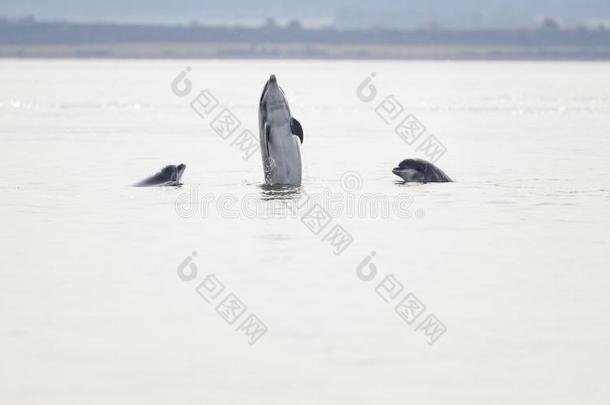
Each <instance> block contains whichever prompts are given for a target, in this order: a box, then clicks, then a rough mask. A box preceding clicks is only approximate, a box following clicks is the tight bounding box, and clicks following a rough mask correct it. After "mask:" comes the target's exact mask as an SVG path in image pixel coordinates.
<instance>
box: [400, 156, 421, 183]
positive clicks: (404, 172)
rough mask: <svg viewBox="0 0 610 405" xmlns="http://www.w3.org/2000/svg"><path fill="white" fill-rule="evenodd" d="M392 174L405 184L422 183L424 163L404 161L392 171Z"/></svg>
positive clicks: (411, 160) (410, 160)
mask: <svg viewBox="0 0 610 405" xmlns="http://www.w3.org/2000/svg"><path fill="white" fill-rule="evenodd" d="M392 173H394V174H395V175H397V176H398V177H401V178H402V179H403V180H404V181H406V182H418V183H422V182H424V179H425V175H426V162H424V161H421V160H419V159H405V160H403V161H402V162H400V163H399V164H398V166H397V167H395V168H393V169H392Z"/></svg>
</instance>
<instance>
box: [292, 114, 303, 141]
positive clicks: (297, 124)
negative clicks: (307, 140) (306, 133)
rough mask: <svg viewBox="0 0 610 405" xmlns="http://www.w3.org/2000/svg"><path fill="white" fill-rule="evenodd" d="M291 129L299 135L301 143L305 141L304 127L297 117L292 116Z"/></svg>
mask: <svg viewBox="0 0 610 405" xmlns="http://www.w3.org/2000/svg"><path fill="white" fill-rule="evenodd" d="M290 131H291V132H292V133H293V134H294V135H296V136H298V137H299V139H300V140H301V143H303V127H302V126H301V123H300V122H299V121H297V120H296V119H295V118H290Z"/></svg>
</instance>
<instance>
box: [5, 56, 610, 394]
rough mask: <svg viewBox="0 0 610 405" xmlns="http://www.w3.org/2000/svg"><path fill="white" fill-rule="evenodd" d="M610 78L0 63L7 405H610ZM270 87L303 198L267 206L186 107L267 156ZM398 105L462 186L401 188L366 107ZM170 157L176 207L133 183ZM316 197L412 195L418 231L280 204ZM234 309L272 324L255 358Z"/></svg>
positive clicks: (378, 67)
mask: <svg viewBox="0 0 610 405" xmlns="http://www.w3.org/2000/svg"><path fill="white" fill-rule="evenodd" d="M186 66H191V67H192V70H191V72H190V73H189V75H188V79H189V80H190V81H191V85H192V89H191V93H189V95H188V96H185V97H179V96H177V95H175V94H174V93H173V92H172V91H171V87H170V85H171V82H172V80H174V78H175V77H176V76H177V75H178V74H179V73H180V72H181V71H182V70H183V69H184V68H185V67H186ZM609 71H610V64H608V63H495V62H494V63H486V62H477V63H470V62H460V63H452V62H441V63H432V62H378V61H367V62H322V61H96V60H90V61H45V60H40V61H11V60H4V61H1V62H0V72H1V73H2V74H1V75H0V89H1V90H2V92H1V93H0V145H1V148H0V151H1V157H2V159H0V169H1V170H0V209H1V211H0V221H1V222H0V224H1V226H2V230H3V231H2V233H1V234H0V267H1V270H0V274H1V279H0V280H1V282H0V319H2V322H1V323H0V356H1V358H2V361H1V366H0V402H2V403H7V404H9V403H11V404H43V403H44V404H49V403H57V404H82V403H91V404H97V403H100V404H101V403H124V404H134V403H146V404H167V403H181V404H200V403H203V402H208V403H213V404H245V403H261V404H263V403H264V404H287V403H291V404H386V403H387V404H394V403H396V402H417V403H424V404H456V403H470V404H488V403H490V402H492V403H497V404H540V403H549V404H550V403H552V404H574V403H586V404H608V402H609V401H610V379H609V378H608V376H609V375H610V324H609V323H608V321H607V318H608V312H609V311H610V296H609V294H608V291H609V289H610V276H609V275H608V258H609V253H608V252H609V249H610V243H609V242H608V230H609V228H610V216H609V215H608V214H609V213H610V209H609V208H610V162H609V159H608V151H609V150H610V136H609V135H610V75H609V74H608V72H609ZM372 72H375V73H376V76H375V78H374V80H373V85H374V86H375V87H376V89H377V97H376V99H375V101H373V102H369V103H366V102H363V101H361V100H359V99H358V98H357V97H356V88H357V87H358V85H359V84H360V83H361V82H362V81H363V80H364V79H365V78H367V77H368V76H369V75H370V74H371V73H372ZM270 73H275V74H276V75H277V76H278V80H279V82H280V85H282V86H283V88H284V90H285V92H286V95H287V97H288V99H289V101H290V103H291V109H292V112H293V115H294V116H295V117H296V118H297V119H299V120H300V121H301V123H302V124H303V127H304V132H305V139H304V144H303V145H302V146H303V147H302V154H303V165H304V174H303V187H302V189H301V190H300V191H296V193H295V192H291V191H283V192H282V193H277V192H272V191H269V190H266V189H265V188H263V187H261V186H260V184H261V180H262V169H261V162H260V157H259V155H258V154H256V155H255V156H253V157H252V158H251V159H249V160H243V159H242V154H241V153H240V151H239V150H238V149H236V148H235V145H231V142H232V139H233V138H229V139H228V140H223V139H222V138H221V137H220V136H219V135H217V134H216V133H215V132H214V131H213V130H212V129H211V128H210V126H209V123H210V119H209V118H208V119H207V120H206V119H203V118H201V117H200V116H198V115H197V114H196V113H195V112H194V111H193V110H192V109H191V108H190V102H191V101H192V100H193V98H194V97H195V96H197V94H199V91H201V90H204V89H209V90H210V91H211V93H212V94H213V95H214V96H215V97H216V99H218V101H219V103H220V105H221V106H225V107H227V108H228V109H229V110H230V111H231V112H232V113H233V114H234V115H235V116H236V117H237V118H238V119H239V120H240V121H241V129H250V130H251V131H252V132H253V133H254V134H255V135H256V136H258V129H257V128H258V123H257V103H258V98H259V96H260V91H261V90H262V87H263V84H264V82H265V80H266V78H267V77H268V75H269V74H270ZM390 95H393V96H394V97H395V100H397V101H398V102H400V103H401V104H402V106H403V107H404V112H403V114H407V113H411V114H414V115H415V116H416V117H417V118H418V119H419V120H420V121H421V122H422V123H423V125H425V127H426V135H424V137H425V136H427V135H429V134H433V135H435V136H436V137H437V139H439V140H440V141H441V142H442V143H443V145H444V146H445V147H446V149H447V151H446V153H445V154H444V155H443V156H442V157H441V159H440V160H439V161H438V165H439V166H440V167H441V168H442V169H443V170H444V171H445V172H446V173H447V174H449V176H451V177H452V178H454V179H455V180H456V182H455V183H451V184H428V185H400V184H396V182H395V177H394V176H393V175H392V174H391V169H392V167H394V165H395V164H396V163H398V162H399V161H400V160H402V159H404V158H407V157H424V156H423V155H422V152H421V151H418V152H416V149H417V145H418V144H419V141H418V142H417V143H414V144H413V145H407V144H405V143H404V142H403V141H402V140H401V139H400V138H399V137H398V136H397V135H396V134H395V133H394V132H393V127H392V126H391V125H388V124H386V123H384V121H383V120H382V119H381V118H380V117H379V116H378V115H377V114H376V113H375V107H376V105H377V104H379V102H380V101H381V100H383V99H384V98H385V97H386V96H390ZM221 106H219V107H218V108H221ZM421 140H423V138H421ZM181 162H183V163H185V164H186V165H187V170H186V173H185V175H184V177H183V182H184V183H185V184H184V186H183V187H181V188H167V189H153V188H133V187H129V184H132V183H134V182H136V181H138V180H141V179H142V178H143V177H146V176H147V175H149V174H152V173H153V172H155V171H157V170H159V169H160V168H161V167H162V166H163V165H165V164H170V163H171V164H178V163H181ZM328 191H330V192H335V193H338V195H339V196H343V197H342V198H348V197H346V195H350V197H349V198H354V199H355V200H354V201H356V202H357V203H358V202H359V201H361V200H360V198H363V195H365V194H366V195H368V196H370V195H377V196H385V197H386V198H387V199H388V201H396V199H399V198H403V197H405V196H406V198H407V200H408V201H410V204H411V205H410V206H409V207H408V210H409V213H410V215H408V216H407V215H402V216H398V215H396V213H395V212H391V213H390V214H389V215H385V217H383V218H382V217H378V218H372V216H373V215H372V214H370V213H369V214H370V215H369V214H366V213H365V215H358V214H357V213H356V214H354V212H351V213H350V212H349V209H348V207H347V206H344V209H343V211H342V212H335V213H334V218H333V222H332V223H331V225H328V228H326V229H325V230H324V231H321V232H320V233H319V234H318V235H314V234H312V232H310V230H309V229H308V228H307V226H306V225H305V224H304V223H303V222H302V221H301V219H300V218H301V217H300V216H290V215H286V212H283V211H281V210H279V208H281V205H277V198H284V199H286V198H288V199H290V198H296V197H298V196H301V195H302V194H303V193H307V194H308V195H314V194H319V195H321V194H322V193H324V192H328ZM295 195H296V197H295ZM206 199H210V201H211V203H209V205H207V207H208V208H209V209H208V210H207V211H205V212H204V210H203V209H202V205H201V204H199V202H200V201H202V200H206ZM177 201H178V207H179V209H177V208H176V207H177V204H176V202H177ZM185 201H186V202H187V203H185ZM193 201H195V203H194V204H190V202H193ZM243 201H247V203H244V204H245V206H247V207H250V208H251V207H252V206H254V207H258V209H259V210H261V211H260V212H259V214H258V215H252V214H251V213H252V211H248V210H242V209H240V207H241V206H242V205H241V204H242V203H243ZM344 201H346V200H344ZM185 207H186V208H185ZM203 207H205V205H203ZM402 213H403V214H404V212H402ZM301 214H302V213H301ZM334 225H341V226H342V227H343V228H344V229H345V230H346V231H348V232H349V234H350V235H351V237H352V238H353V242H352V243H351V244H350V245H349V246H348V247H347V249H346V250H345V251H343V253H341V254H340V255H335V254H333V247H332V246H331V245H330V244H329V243H328V241H323V240H322V239H324V235H325V234H326V231H327V230H328V229H330V228H331V227H332V226H334ZM193 251H196V252H197V255H196V256H195V257H194V260H193V262H192V263H194V264H195V265H196V266H197V269H198V274H197V278H196V279H195V280H193V281H190V282H185V281H182V280H181V279H180V278H178V277H177V272H176V269H177V267H178V266H179V265H180V264H181V263H182V262H183V260H185V258H188V257H189V256H190V255H192V252H193ZM372 251H374V252H375V256H374V257H373V258H372V260H371V261H370V263H371V264H373V265H374V266H376V269H377V275H376V278H375V279H374V280H371V281H368V282H365V281H361V280H360V279H359V278H358V277H357V275H356V267H357V266H358V265H359V264H361V263H362V262H363V260H365V258H366V257H367V256H369V255H370V254H371V252H372ZM208 274H214V275H215V276H216V277H217V279H218V280H220V281H221V282H222V283H223V285H224V286H225V290H224V291H223V295H222V296H221V298H222V297H224V296H225V295H227V294H228V293H231V292H232V293H234V294H235V295H236V296H237V297H239V299H240V300H241V301H242V302H243V303H244V304H245V305H246V306H247V310H246V312H245V313H244V315H242V318H240V319H239V320H237V321H236V322H234V323H233V324H227V323H226V322H225V321H224V320H223V319H222V317H221V316H220V315H219V314H218V313H217V312H216V305H217V304H218V303H219V301H215V302H214V304H208V303H206V302H205V301H204V300H203V299H202V298H201V297H200V296H199V295H198V294H197V292H196V287H197V285H198V284H199V283H200V282H201V281H203V279H204V278H205V276H206V275H208ZM388 275H393V276H394V279H393V280H397V281H399V282H400V283H401V284H402V285H403V287H404V289H403V291H402V292H401V294H400V295H399V296H398V297H397V298H396V300H395V301H392V302H391V303H386V302H385V301H384V300H382V299H381V298H380V296H379V295H378V294H377V293H376V292H375V289H376V287H377V285H378V284H379V283H380V282H381V281H382V280H383V279H384V277H386V276H388ZM408 292H411V293H413V294H414V295H415V296H416V297H417V298H419V299H420V301H421V302H422V303H423V304H424V305H425V307H426V309H425V312H424V313H423V314H422V315H421V317H420V318H418V319H417V320H416V321H415V322H414V323H413V324H411V325H408V324H407V323H406V322H405V321H403V320H402V319H401V318H400V317H399V316H398V315H397V314H396V313H395V312H394V307H395V306H396V304H397V302H398V301H400V299H402V297H404V296H405V295H406V293H408ZM248 314H255V315H256V316H258V317H259V318H260V320H262V321H263V322H264V323H265V325H267V327H268V331H267V333H266V334H265V335H263V336H262V338H260V340H259V341H258V342H257V343H256V344H255V345H253V346H250V345H249V344H248V337H247V336H246V335H245V334H244V333H243V332H240V331H236V329H238V328H239V325H240V324H241V321H242V320H243V319H244V318H245V317H246V316H247V315H248ZM429 314H433V315H435V316H436V317H437V318H438V319H439V320H440V321H442V323H443V324H444V325H445V326H446V328H447V331H446V333H445V334H443V335H442V336H441V337H440V338H439V339H438V340H437V341H436V343H435V344H434V345H432V346H430V345H428V344H427V337H426V335H425V333H423V332H422V330H419V331H416V330H415V329H416V328H417V325H418V324H419V323H420V321H422V320H423V319H424V318H425V317H426V316H428V315H429Z"/></svg>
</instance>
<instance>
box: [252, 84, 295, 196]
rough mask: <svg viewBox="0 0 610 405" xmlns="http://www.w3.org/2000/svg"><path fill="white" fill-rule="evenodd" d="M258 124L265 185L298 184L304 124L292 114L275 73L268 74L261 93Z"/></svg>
mask: <svg viewBox="0 0 610 405" xmlns="http://www.w3.org/2000/svg"><path fill="white" fill-rule="evenodd" d="M258 124H259V138H260V146H261V155H262V159H263V171H264V173H265V184H266V185H267V186H300V185H301V144H302V143H303V127H301V123H299V121H297V120H296V119H294V118H293V117H292V115H291V113H290V107H288V101H286V96H285V95H284V91H283V90H282V89H281V88H280V86H279V85H278V83H277V79H276V77H275V75H271V77H269V80H267V83H265V87H264V89H263V93H262V94H261V98H260V101H259V106H258Z"/></svg>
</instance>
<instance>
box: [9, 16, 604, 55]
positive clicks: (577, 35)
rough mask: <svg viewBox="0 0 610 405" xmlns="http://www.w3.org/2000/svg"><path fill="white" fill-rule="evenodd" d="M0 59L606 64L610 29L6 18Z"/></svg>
mask: <svg viewBox="0 0 610 405" xmlns="http://www.w3.org/2000/svg"><path fill="white" fill-rule="evenodd" d="M0 58H107V59H126V58H129V59H134V58H135V59H138V58H140V59H356V60H366V59H388V60H422V59H423V60H566V61H569V60H591V61H608V60H610V30H608V29H605V28H604V27H600V28H598V29H585V28H572V29H562V28H560V27H558V26H556V25H553V24H547V25H545V26H542V27H539V28H536V29H533V28H532V29H521V30H500V29H496V30H492V29H486V30H462V31H456V30H440V29H420V30H411V31H400V30H388V29H358V30H356V29H354V30H339V29H335V28H317V29H309V28H302V27H300V26H297V27H294V26H292V27H291V26H287V27H279V26H262V27H254V28H253V27H250V28H248V27H239V26H235V27H229V26H226V27H217V26H201V25H142V24H140V25H138V24H114V23H74V22H61V21H38V20H35V19H32V18H30V19H27V18H26V19H19V20H7V19H2V18H0Z"/></svg>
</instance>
